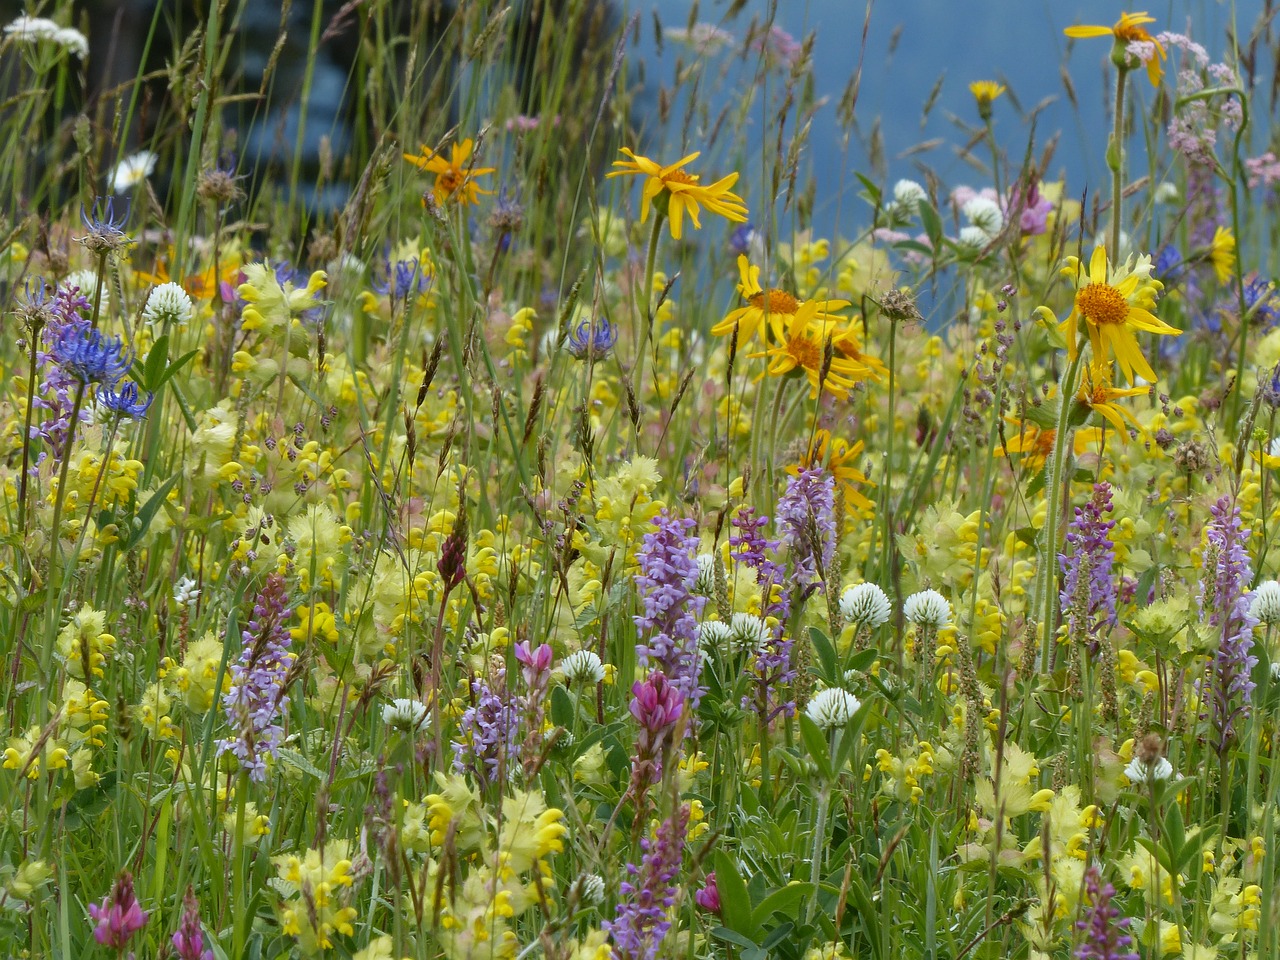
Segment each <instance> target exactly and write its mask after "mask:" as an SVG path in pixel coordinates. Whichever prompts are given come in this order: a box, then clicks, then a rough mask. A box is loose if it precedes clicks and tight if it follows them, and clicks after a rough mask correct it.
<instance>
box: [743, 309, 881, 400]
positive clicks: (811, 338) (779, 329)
mask: <svg viewBox="0 0 1280 960" xmlns="http://www.w3.org/2000/svg"><path fill="white" fill-rule="evenodd" d="M769 327H770V329H771V330H772V331H773V341H774V342H773V343H772V345H770V346H769V347H768V348H766V349H765V350H763V351H761V352H759V353H753V354H751V356H752V357H767V358H768V360H769V366H768V367H767V372H768V374H769V376H771V377H784V376H786V375H787V374H789V373H791V372H792V371H794V370H802V371H804V374H805V376H807V377H808V378H809V385H810V387H811V388H812V390H811V396H813V397H815V398H816V397H817V396H818V392H819V389H822V390H825V391H826V392H827V393H830V394H831V395H833V396H836V397H839V398H841V399H844V398H845V397H847V396H848V395H849V388H850V387H852V386H853V385H854V384H855V383H857V382H859V381H860V380H865V379H867V376H868V374H869V370H868V368H867V367H865V366H863V365H862V364H860V363H856V362H855V361H853V360H850V359H848V358H847V357H843V356H841V355H839V354H838V353H836V352H835V350H834V348H833V349H832V352H831V365H830V367H829V368H828V369H827V370H826V376H825V377H824V376H823V366H824V359H825V356H826V346H827V341H828V340H830V339H831V337H830V334H829V333H828V332H827V331H826V330H825V329H824V327H823V325H822V324H814V323H812V322H811V318H809V317H807V316H806V315H805V314H803V313H800V312H796V313H794V314H791V315H790V316H789V317H788V318H787V319H785V320H784V319H783V318H782V317H779V316H778V315H777V314H771V315H770V317H769Z"/></svg>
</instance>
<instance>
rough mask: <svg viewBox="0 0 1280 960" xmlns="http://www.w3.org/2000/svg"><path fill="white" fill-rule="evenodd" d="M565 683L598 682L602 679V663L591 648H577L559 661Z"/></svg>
mask: <svg viewBox="0 0 1280 960" xmlns="http://www.w3.org/2000/svg"><path fill="white" fill-rule="evenodd" d="M560 673H561V674H562V675H563V676H564V682H565V683H599V682H600V681H601V680H603V679H604V664H603V663H601V662H600V657H599V656H598V655H596V653H595V652H594V651H591V650H578V651H576V652H574V653H571V654H569V655H568V656H567V657H565V658H564V659H563V660H561V661H560Z"/></svg>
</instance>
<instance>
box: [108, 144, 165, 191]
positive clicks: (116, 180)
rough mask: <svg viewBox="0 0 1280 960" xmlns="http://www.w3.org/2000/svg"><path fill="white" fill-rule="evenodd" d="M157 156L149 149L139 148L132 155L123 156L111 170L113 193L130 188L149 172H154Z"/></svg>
mask: <svg viewBox="0 0 1280 960" xmlns="http://www.w3.org/2000/svg"><path fill="white" fill-rule="evenodd" d="M158 159H159V158H158V157H157V156H156V154H154V153H152V152H151V151H150V150H141V151H139V152H138V153H135V154H133V155H132V156H128V157H125V158H124V159H123V160H121V161H120V162H119V163H117V164H116V168H115V169H114V170H113V171H111V190H112V192H113V193H124V191H126V190H132V189H133V188H134V187H136V186H137V185H138V184H140V183H141V182H142V181H143V180H145V179H147V177H149V176H151V174H153V173H155V169H156V160H158Z"/></svg>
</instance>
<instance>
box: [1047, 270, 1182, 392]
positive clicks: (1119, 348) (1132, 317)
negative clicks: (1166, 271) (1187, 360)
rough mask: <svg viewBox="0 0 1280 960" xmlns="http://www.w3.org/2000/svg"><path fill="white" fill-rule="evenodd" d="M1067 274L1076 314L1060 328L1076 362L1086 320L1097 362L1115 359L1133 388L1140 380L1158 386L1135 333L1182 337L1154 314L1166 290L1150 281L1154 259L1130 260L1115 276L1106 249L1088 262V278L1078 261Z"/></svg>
mask: <svg viewBox="0 0 1280 960" xmlns="http://www.w3.org/2000/svg"><path fill="white" fill-rule="evenodd" d="M1062 274H1063V276H1066V277H1070V278H1072V279H1074V280H1075V283H1076V297H1075V302H1074V303H1073V304H1072V306H1071V312H1070V313H1069V314H1067V319H1066V320H1064V321H1062V323H1061V324H1059V329H1060V330H1061V331H1062V333H1063V335H1064V336H1065V337H1066V338H1067V351H1068V353H1069V355H1070V357H1071V359H1072V360H1074V359H1075V357H1076V351H1077V350H1079V348H1080V346H1079V343H1078V330H1079V325H1080V321H1081V320H1082V319H1083V320H1084V321H1085V326H1086V328H1087V329H1088V331H1089V342H1090V343H1091V344H1092V345H1093V355H1094V356H1095V357H1097V358H1098V359H1100V360H1106V359H1108V358H1110V357H1111V356H1112V355H1113V354H1114V356H1115V358H1116V360H1117V361H1118V362H1119V364H1120V369H1121V371H1123V373H1124V375H1125V378H1126V379H1127V380H1128V381H1129V382H1130V383H1132V382H1133V381H1134V378H1135V376H1138V377H1142V378H1143V379H1144V380H1147V381H1150V382H1154V381H1155V379H1156V374H1155V371H1154V370H1152V369H1151V364H1149V363H1147V358H1146V357H1144V356H1143V355H1142V349H1141V348H1140V347H1139V346H1138V341H1137V338H1136V337H1135V336H1134V333H1135V332H1136V331H1140V330H1143V331H1146V332H1148V333H1159V334H1164V335H1165V336H1175V337H1176V336H1177V335H1178V334H1179V333H1181V332H1182V331H1180V330H1178V329H1177V328H1176V327H1171V326H1169V325H1168V324H1167V323H1165V322H1164V321H1163V320H1161V319H1159V318H1158V317H1157V316H1156V315H1155V314H1153V313H1152V312H1151V309H1152V308H1153V307H1154V306H1155V304H1156V297H1157V295H1158V294H1159V292H1160V291H1161V290H1163V289H1164V285H1163V284H1162V283H1160V281H1159V280H1154V279H1152V277H1151V258H1150V257H1148V256H1141V257H1138V258H1137V261H1136V262H1135V261H1133V260H1132V259H1129V260H1126V261H1125V262H1124V264H1123V265H1122V266H1121V267H1119V268H1118V269H1116V270H1112V269H1111V265H1110V264H1109V263H1108V261H1107V251H1106V249H1105V248H1103V247H1102V246H1101V245H1099V246H1098V247H1096V248H1095V249H1094V251H1093V256H1092V257H1091V258H1090V260H1089V270H1088V272H1087V273H1086V272H1085V270H1084V268H1083V266H1082V264H1081V263H1080V261H1079V260H1078V259H1077V258H1076V257H1067V260H1066V265H1065V266H1064V267H1063V268H1062Z"/></svg>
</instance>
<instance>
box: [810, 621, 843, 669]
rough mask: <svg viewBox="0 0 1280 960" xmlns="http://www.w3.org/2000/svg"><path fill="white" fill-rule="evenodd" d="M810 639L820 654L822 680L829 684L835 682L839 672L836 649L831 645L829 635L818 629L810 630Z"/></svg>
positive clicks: (811, 628) (812, 628)
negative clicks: (837, 671)
mask: <svg viewBox="0 0 1280 960" xmlns="http://www.w3.org/2000/svg"><path fill="white" fill-rule="evenodd" d="M809 639H810V640H811V641H812V642H813V648H814V650H816V651H817V653H818V662H819V663H821V664H822V678H823V679H824V680H826V681H828V682H834V680H835V676H836V670H837V661H836V648H835V647H833V646H832V645H831V640H830V639H829V638H828V637H827V635H826V634H825V633H823V632H822V631H821V630H819V629H818V628H817V627H810V628H809Z"/></svg>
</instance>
